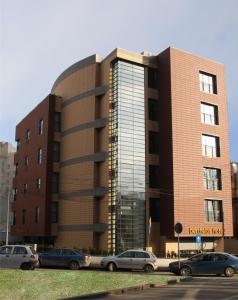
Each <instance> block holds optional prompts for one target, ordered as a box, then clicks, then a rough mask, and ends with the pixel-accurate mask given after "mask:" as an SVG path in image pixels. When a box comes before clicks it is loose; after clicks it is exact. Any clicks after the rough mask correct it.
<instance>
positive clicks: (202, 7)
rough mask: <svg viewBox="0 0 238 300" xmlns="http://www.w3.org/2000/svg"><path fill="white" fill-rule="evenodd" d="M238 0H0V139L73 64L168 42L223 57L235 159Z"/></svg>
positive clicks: (157, 48)
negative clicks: (117, 49)
mask: <svg viewBox="0 0 238 300" xmlns="http://www.w3.org/2000/svg"><path fill="white" fill-rule="evenodd" d="M237 12H238V0H215V1H213V0H146V1H145V0H120V1H116V0H37V1H32V0H0V140H1V141H9V142H14V140H15V126H16V124H17V123H19V122H20V121H21V120H22V118H23V117H24V116H25V115H27V114H28V113H29V112H30V111H31V110H32V109H33V108H34V107H35V106H36V105H37V104H38V103H39V102H41V101H42V100H43V99H44V98H45V97H46V96H47V95H48V94H49V93H50V90H51V87H52V85H53V83H54V81H55V79H56V78H57V77H58V76H59V75H60V74H61V72H62V71H64V70H65V69H66V68H68V67H69V66H70V65H71V64H73V63H75V62H77V61H79V60H81V59H83V58H85V57H87V56H89V55H92V54H94V53H98V54H100V55H101V56H102V57H105V56H106V55H107V54H108V53H110V52H111V51H112V50H113V49H114V48H117V47H119V48H124V49H127V50H131V51H134V52H138V53H140V52H142V51H143V50H147V51H150V52H153V53H155V54H158V53H160V52H161V51H163V50H164V49H165V48H167V47H169V46H172V47H176V48H179V49H182V50H185V51H189V52H192V53H193V54H196V55H199V56H204V57H207V58H210V59H212V60H216V61H219V62H221V63H224V64H225V67H226V79H227V95H228V111H229V136H230V149H231V151H230V152H231V160H232V161H238V136H237V128H238V105H237V104H238V102H237V101H238V17H237Z"/></svg>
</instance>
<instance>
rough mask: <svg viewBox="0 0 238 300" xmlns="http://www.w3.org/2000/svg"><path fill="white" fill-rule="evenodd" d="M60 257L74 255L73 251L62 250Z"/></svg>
mask: <svg viewBox="0 0 238 300" xmlns="http://www.w3.org/2000/svg"><path fill="white" fill-rule="evenodd" d="M62 255H76V253H75V252H74V251H73V250H70V249H63V250H62Z"/></svg>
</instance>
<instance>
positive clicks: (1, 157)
mask: <svg viewBox="0 0 238 300" xmlns="http://www.w3.org/2000/svg"><path fill="white" fill-rule="evenodd" d="M14 153H15V148H14V147H13V146H12V145H11V144H10V143H7V142H0V241H6V232H7V215H8V208H9V231H10V224H11V223H12V214H11V211H10V203H8V201H9V202H11V200H12V197H11V190H12V180H13V177H14V175H15V166H14ZM9 192H10V194H9Z"/></svg>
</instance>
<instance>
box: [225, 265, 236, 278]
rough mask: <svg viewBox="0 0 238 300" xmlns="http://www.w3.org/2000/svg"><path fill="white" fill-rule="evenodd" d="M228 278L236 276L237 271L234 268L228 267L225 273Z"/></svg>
mask: <svg viewBox="0 0 238 300" xmlns="http://www.w3.org/2000/svg"><path fill="white" fill-rule="evenodd" d="M224 274H225V276H226V277H232V276H234V274H235V270H234V269H233V268H232V267H227V268H226V269H225V271H224Z"/></svg>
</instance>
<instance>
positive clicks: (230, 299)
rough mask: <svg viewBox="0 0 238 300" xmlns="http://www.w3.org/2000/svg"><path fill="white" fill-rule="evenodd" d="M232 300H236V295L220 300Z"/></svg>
mask: <svg viewBox="0 0 238 300" xmlns="http://www.w3.org/2000/svg"><path fill="white" fill-rule="evenodd" d="M233 299H235V300H236V299H238V295H234V296H231V297H227V298H222V299H221V300H233Z"/></svg>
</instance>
